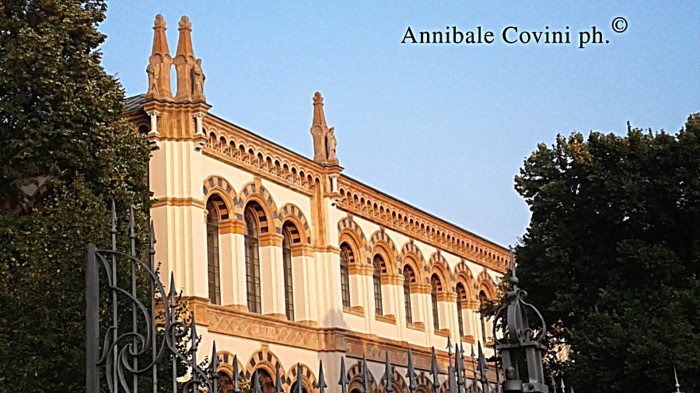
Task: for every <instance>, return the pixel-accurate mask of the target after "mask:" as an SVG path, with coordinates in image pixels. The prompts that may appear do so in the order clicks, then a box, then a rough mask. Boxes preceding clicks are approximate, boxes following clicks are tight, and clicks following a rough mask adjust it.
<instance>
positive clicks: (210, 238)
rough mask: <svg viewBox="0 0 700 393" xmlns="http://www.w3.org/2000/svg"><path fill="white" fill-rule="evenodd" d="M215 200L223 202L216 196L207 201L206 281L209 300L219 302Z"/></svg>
mask: <svg viewBox="0 0 700 393" xmlns="http://www.w3.org/2000/svg"><path fill="white" fill-rule="evenodd" d="M217 202H219V203H223V201H221V199H220V198H218V197H217V196H212V197H211V198H209V201H208V202H207V282H208V284H209V301H210V302H211V303H212V304H221V279H220V277H219V210H218V208H217V207H216V205H217Z"/></svg>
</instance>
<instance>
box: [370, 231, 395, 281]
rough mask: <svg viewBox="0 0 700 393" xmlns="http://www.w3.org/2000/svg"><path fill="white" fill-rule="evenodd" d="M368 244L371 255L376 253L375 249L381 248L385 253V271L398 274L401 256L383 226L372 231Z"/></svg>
mask: <svg viewBox="0 0 700 393" xmlns="http://www.w3.org/2000/svg"><path fill="white" fill-rule="evenodd" d="M369 245H370V248H371V250H372V257H373V256H374V254H376V253H377V249H381V250H382V251H384V253H385V254H386V258H387V259H388V260H387V261H386V263H387V265H388V266H387V271H388V272H389V274H398V273H399V272H400V271H401V270H399V269H400V265H401V262H402V258H401V257H400V256H399V252H398V250H396V246H395V245H394V241H393V240H391V237H389V235H387V233H386V232H385V231H384V228H382V229H380V230H378V231H376V232H374V233H373V234H372V237H370V239H369Z"/></svg>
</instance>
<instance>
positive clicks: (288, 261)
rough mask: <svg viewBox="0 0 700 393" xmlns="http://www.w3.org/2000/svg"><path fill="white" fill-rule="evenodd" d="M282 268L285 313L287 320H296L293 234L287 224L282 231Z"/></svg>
mask: <svg viewBox="0 0 700 393" xmlns="http://www.w3.org/2000/svg"><path fill="white" fill-rule="evenodd" d="M282 236H283V237H282V268H283V273H284V311H285V314H286V315H287V319H288V320H290V321H293V320H294V281H293V277H292V234H291V233H290V228H289V226H288V225H287V224H285V226H284V229H283V231H282Z"/></svg>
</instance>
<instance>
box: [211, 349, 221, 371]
mask: <svg viewBox="0 0 700 393" xmlns="http://www.w3.org/2000/svg"><path fill="white" fill-rule="evenodd" d="M211 371H212V373H217V372H218V371H219V354H218V353H217V351H216V341H213V342H212V344H211Z"/></svg>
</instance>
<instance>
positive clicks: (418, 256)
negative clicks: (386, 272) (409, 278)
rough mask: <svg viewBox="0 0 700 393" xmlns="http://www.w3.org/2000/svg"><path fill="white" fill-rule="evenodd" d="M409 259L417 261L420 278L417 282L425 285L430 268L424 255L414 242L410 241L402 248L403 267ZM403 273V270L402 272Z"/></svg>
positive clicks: (417, 272)
mask: <svg viewBox="0 0 700 393" xmlns="http://www.w3.org/2000/svg"><path fill="white" fill-rule="evenodd" d="M409 258H410V259H413V260H415V261H416V266H415V273H416V275H417V276H418V278H417V279H416V280H417V281H418V282H419V283H421V284H422V283H424V282H425V276H426V274H428V273H430V268H429V267H428V265H427V264H426V263H425V258H423V253H422V252H421V251H420V249H419V248H418V247H417V246H416V245H415V244H414V243H413V240H410V241H408V242H407V243H406V244H404V245H403V247H401V259H402V266H403V265H405V262H406V260H407V259H409ZM402 269H403V268H402ZM401 273H403V270H401Z"/></svg>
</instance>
